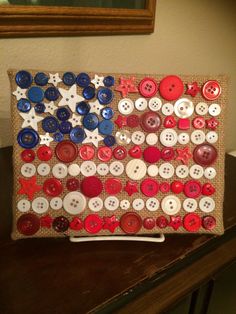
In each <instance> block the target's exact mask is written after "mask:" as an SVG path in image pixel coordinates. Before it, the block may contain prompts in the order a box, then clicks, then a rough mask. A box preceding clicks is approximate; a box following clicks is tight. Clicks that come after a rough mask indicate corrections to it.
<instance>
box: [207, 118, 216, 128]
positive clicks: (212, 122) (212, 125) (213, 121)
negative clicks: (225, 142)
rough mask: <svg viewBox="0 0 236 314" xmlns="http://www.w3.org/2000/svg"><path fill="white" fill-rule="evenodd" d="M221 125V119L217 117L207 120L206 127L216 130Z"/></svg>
mask: <svg viewBox="0 0 236 314" xmlns="http://www.w3.org/2000/svg"><path fill="white" fill-rule="evenodd" d="M218 125H219V121H218V120H217V119H216V118H211V119H209V120H206V127H207V128H208V129H210V130H215V129H216V128H217V127H218Z"/></svg>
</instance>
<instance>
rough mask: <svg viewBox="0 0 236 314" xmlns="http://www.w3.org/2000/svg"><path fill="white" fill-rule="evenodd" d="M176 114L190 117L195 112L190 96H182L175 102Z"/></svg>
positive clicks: (180, 116) (181, 116)
mask: <svg viewBox="0 0 236 314" xmlns="http://www.w3.org/2000/svg"><path fill="white" fill-rule="evenodd" d="M174 110H175V114H176V116H177V117H179V118H188V117H190V116H191V115H192V114H193V111H194V105H193V103H192V101H191V100H189V99H188V98H181V99H178V100H177V101H176V102H175V105H174Z"/></svg>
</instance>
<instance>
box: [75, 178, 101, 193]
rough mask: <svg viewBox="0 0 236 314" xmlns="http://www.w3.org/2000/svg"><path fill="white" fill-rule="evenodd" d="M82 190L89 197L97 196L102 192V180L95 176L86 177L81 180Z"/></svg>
mask: <svg viewBox="0 0 236 314" xmlns="http://www.w3.org/2000/svg"><path fill="white" fill-rule="evenodd" d="M80 188H81V191H82V193H83V194H84V195H85V196H87V197H96V196H98V195H99V194H101V192H102V189H103V185H102V181H101V180H100V179H99V178H97V177H95V176H91V177H86V178H84V179H83V180H82V182H81V187H80Z"/></svg>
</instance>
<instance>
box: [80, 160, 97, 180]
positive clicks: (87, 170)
mask: <svg viewBox="0 0 236 314" xmlns="http://www.w3.org/2000/svg"><path fill="white" fill-rule="evenodd" d="M96 170H97V167H96V164H95V163H94V162H93V161H91V160H86V161H83V162H82V164H81V165H80V171H81V173H82V175H83V176H85V177H90V176H94V175H95V173H96Z"/></svg>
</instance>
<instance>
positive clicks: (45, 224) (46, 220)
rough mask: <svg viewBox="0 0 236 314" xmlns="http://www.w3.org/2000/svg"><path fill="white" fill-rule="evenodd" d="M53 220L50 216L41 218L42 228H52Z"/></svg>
mask: <svg viewBox="0 0 236 314" xmlns="http://www.w3.org/2000/svg"><path fill="white" fill-rule="evenodd" d="M52 221H53V218H52V217H51V216H50V215H46V216H43V217H41V218H40V226H41V227H42V228H48V229H49V228H51V226H52Z"/></svg>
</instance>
